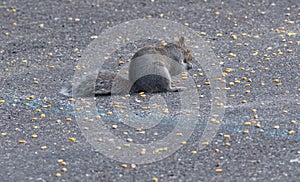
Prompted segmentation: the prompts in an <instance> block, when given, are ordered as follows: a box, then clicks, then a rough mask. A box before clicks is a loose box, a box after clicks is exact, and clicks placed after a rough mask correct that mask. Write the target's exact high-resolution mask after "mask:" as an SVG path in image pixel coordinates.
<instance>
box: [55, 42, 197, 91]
mask: <svg viewBox="0 0 300 182" xmlns="http://www.w3.org/2000/svg"><path fill="white" fill-rule="evenodd" d="M192 59H193V58H192V54H191V52H190V51H189V50H188V49H187V48H186V45H185V43H184V38H183V37H180V39H179V40H178V42H177V43H176V44H167V45H165V46H162V47H153V46H146V47H143V48H141V49H140V50H138V51H137V52H136V53H135V54H134V55H133V57H132V58H131V61H130V65H129V70H128V73H129V74H128V78H125V77H122V76H120V75H118V74H116V73H113V72H110V71H100V72H98V77H97V79H96V80H95V78H94V77H93V76H91V75H87V76H86V77H85V78H83V79H82V81H81V82H77V83H73V85H69V86H65V87H63V88H62V89H61V91H60V94H62V95H65V96H69V97H70V96H72V95H73V96H77V97H88V96H94V95H111V94H122V93H125V94H126V91H129V90H130V92H131V93H138V92H150V93H154V92H179V91H182V90H184V89H185V87H173V86H172V79H171V76H175V75H178V74H180V73H182V72H183V71H186V70H189V69H192V68H193V65H192V63H191V62H192ZM113 84H115V86H114V87H113ZM72 87H73V89H72ZM112 88H113V89H112ZM127 93H128V92H127Z"/></svg>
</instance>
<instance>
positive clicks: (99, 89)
mask: <svg viewBox="0 0 300 182" xmlns="http://www.w3.org/2000/svg"><path fill="white" fill-rule="evenodd" d="M127 77H128V76H127V75H126V77H125V76H121V75H119V74H116V73H113V72H110V71H100V72H99V73H98V77H97V78H95V75H87V76H85V77H83V78H81V79H80V81H77V82H74V83H72V84H71V85H67V86H64V87H63V88H62V89H61V90H60V92H59V93H60V94H62V95H64V96H68V97H90V96H95V95H111V94H120V93H122V92H124V91H126V90H127V89H128V88H127V87H128V86H130V84H129V83H130V81H129V80H128V78H127ZM113 84H115V85H114V87H113Z"/></svg>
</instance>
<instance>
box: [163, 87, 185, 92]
mask: <svg viewBox="0 0 300 182" xmlns="http://www.w3.org/2000/svg"><path fill="white" fill-rule="evenodd" d="M186 89H187V88H186V87H170V88H169V90H168V91H169V92H182V91H184V90H186Z"/></svg>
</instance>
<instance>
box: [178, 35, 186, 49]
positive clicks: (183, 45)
mask: <svg viewBox="0 0 300 182" xmlns="http://www.w3.org/2000/svg"><path fill="white" fill-rule="evenodd" d="M178 45H179V46H180V47H182V48H185V44H184V37H180V39H179V42H178Z"/></svg>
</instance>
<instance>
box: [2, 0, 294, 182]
mask: <svg viewBox="0 0 300 182" xmlns="http://www.w3.org/2000/svg"><path fill="white" fill-rule="evenodd" d="M161 14H163V16H162V15H161ZM149 15H151V16H152V18H165V19H168V20H172V21H175V22H179V23H182V24H185V25H186V26H188V27H190V28H192V29H194V30H195V31H199V33H200V32H202V33H200V34H201V36H202V37H203V39H204V40H206V41H207V43H208V46H209V47H211V48H212V50H213V51H214V53H215V55H216V56H217V58H218V62H220V66H221V67H222V70H223V71H224V74H226V75H224V79H226V87H227V88H229V89H227V90H226V95H227V102H226V104H225V107H226V112H225V115H224V117H223V120H222V121H221V123H220V129H219V131H218V132H217V135H216V136H215V137H214V138H213V140H212V142H211V143H209V144H208V145H207V146H206V147H205V148H204V149H201V150H200V149H198V144H197V141H199V138H201V135H202V133H203V125H201V124H199V125H198V126H197V127H196V128H195V130H194V131H191V132H193V134H192V137H191V138H190V139H189V140H188V141H187V144H186V145H184V146H183V147H182V148H181V149H179V150H178V151H177V152H175V153H174V154H173V155H171V156H169V157H168V158H166V159H163V160H160V161H158V162H153V163H151V164H136V166H132V165H131V164H126V165H127V167H126V166H125V164H124V163H122V162H118V161H115V160H113V159H110V158H107V157H105V156H104V155H103V154H101V153H100V152H99V151H96V150H95V149H94V148H93V147H92V146H91V145H90V144H89V143H88V142H87V140H86V138H85V137H84V136H83V134H82V131H81V130H80V128H79V127H78V125H77V123H76V119H75V112H74V108H73V104H72V103H73V101H70V100H69V98H66V97H63V96H61V95H58V91H59V89H60V88H61V87H62V86H63V85H64V84H66V83H67V82H68V81H70V80H71V79H72V77H73V74H74V70H75V66H76V65H77V63H78V62H79V59H80V55H81V54H82V53H83V51H84V50H85V49H86V47H87V46H88V45H89V44H90V43H91V42H92V41H93V39H92V38H93V37H92V36H95V35H99V34H100V33H101V32H102V31H104V30H105V29H107V28H109V27H113V26H115V25H118V24H121V23H123V22H126V21H129V20H133V19H138V18H146V17H148V16H149ZM0 17H1V18H0V26H1V30H0V56H1V62H0V63H1V64H0V70H1V71H0V85H1V87H0V90H1V91H0V93H1V95H0V102H1V103H0V132H1V136H0V143H1V145H0V179H1V180H0V181H156V180H158V181H299V179H300V147H299V146H300V135H299V122H300V109H299V107H300V97H299V94H300V82H299V81H300V60H299V53H300V51H299V45H300V42H299V41H300V39H299V33H300V31H299V30H300V25H299V22H300V2H299V1H296V0H294V1H292V0H286V1H269V0H268V1H265V0H262V1H258V0H255V1H250V0H249V1H246V0H243V1H238V2H236V1H233V0H232V1H231V0H230V1H224V2H222V1H217V0H213V1H210V0H207V1H198V0H194V1H172V0H166V1H158V0H155V1H153V2H151V1H148V0H147V1H126V2H123V1H118V0H114V1H110V2H101V1H96V0H94V1H89V0H86V1H78V0H69V1H67V0H62V1H58V0H54V1H47V2H46V1H35V0H27V1H15V0H9V1H8V0H4V1H1V2H0ZM148 18H149V17H148ZM108 22H109V23H108ZM204 32H205V33H204ZM91 37H92V38H91ZM141 42H142V43H141ZM141 42H140V43H134V45H138V46H142V45H143V41H141ZM144 44H147V42H146V43H145V42H144ZM132 47H135V46H128V47H127V48H128V49H129V50H130V49H131V48H132ZM127 48H124V49H121V50H119V51H116V52H114V53H113V56H112V60H111V62H109V63H107V64H106V65H105V67H107V68H116V67H118V63H119V61H124V60H126V59H128V58H129V57H130V56H129V55H130V54H132V51H126V50H127ZM197 66H198V68H201V65H197ZM190 73H191V74H193V73H197V72H195V70H193V71H191V72H190ZM206 81H208V79H207V75H206V74H205V70H203V76H202V77H196V78H195V82H196V83H197V84H200V85H201V86H202V87H201V88H199V89H198V93H199V95H203V98H200V99H199V102H200V105H201V108H200V109H199V111H200V114H201V119H200V120H201V121H205V120H207V119H208V116H209V114H210V104H211V103H210V100H211V94H210V91H211V90H210V87H209V85H206V84H205V82H206ZM161 95H162V96H165V97H167V96H169V97H170V96H171V99H170V100H168V101H167V102H168V103H170V104H172V103H173V104H174V103H175V110H176V103H177V100H176V99H177V97H176V94H175V93H164V94H161ZM30 96H34V97H31V98H30ZM177 96H178V95H177ZM96 100H97V105H98V107H99V108H100V110H101V112H106V111H109V110H110V109H111V107H112V106H111V105H109V101H110V100H109V98H107V97H106V98H97V99H96ZM41 114H44V115H41ZM171 115H172V113H171ZM66 118H71V121H68V119H66ZM105 122H110V123H108V126H110V125H112V124H117V125H118V126H119V127H118V129H117V130H113V129H111V130H112V132H114V134H116V135H117V136H119V137H120V138H123V139H125V140H126V138H133V139H134V141H135V142H137V143H143V142H144V143H147V142H149V141H150V142H151V141H155V140H159V139H161V138H163V136H164V135H165V134H167V133H168V132H170V131H171V130H172V129H173V127H174V125H173V124H172V120H171V118H166V120H165V123H161V124H159V125H158V126H156V127H154V128H152V129H149V130H146V134H145V135H142V136H141V135H138V134H136V131H135V129H133V128H130V127H128V126H125V125H122V124H119V123H118V120H116V119H114V118H113V117H109V116H107V119H105ZM247 125H250V126H247ZM124 131H126V132H128V134H127V135H124ZM228 135H229V136H230V137H229V136H228ZM220 170H221V171H220Z"/></svg>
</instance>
